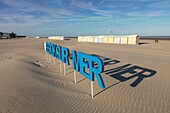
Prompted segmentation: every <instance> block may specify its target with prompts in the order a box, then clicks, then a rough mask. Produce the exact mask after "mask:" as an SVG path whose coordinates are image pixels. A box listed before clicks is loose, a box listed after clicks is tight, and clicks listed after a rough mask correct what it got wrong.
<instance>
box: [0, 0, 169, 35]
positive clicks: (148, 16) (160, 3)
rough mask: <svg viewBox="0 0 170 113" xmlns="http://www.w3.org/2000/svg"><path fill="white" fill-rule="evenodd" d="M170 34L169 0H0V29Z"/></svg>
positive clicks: (41, 32) (44, 32) (22, 32)
mask: <svg viewBox="0 0 170 113" xmlns="http://www.w3.org/2000/svg"><path fill="white" fill-rule="evenodd" d="M12 31H14V32H15V33H17V34H19V35H27V36H43V37H46V36H51V35H63V36H80V35H110V34H112V35H129V34H139V35H141V36H146V35H147V36H148V35H151V36H163V35H164V36H166V35H170V0H0V32H12Z"/></svg>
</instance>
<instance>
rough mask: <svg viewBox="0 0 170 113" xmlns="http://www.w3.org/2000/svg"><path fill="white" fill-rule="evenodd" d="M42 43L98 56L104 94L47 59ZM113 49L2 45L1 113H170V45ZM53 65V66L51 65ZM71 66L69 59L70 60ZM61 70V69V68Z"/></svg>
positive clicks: (36, 42)
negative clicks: (101, 66)
mask: <svg viewBox="0 0 170 113" xmlns="http://www.w3.org/2000/svg"><path fill="white" fill-rule="evenodd" d="M44 41H49V42H51V43H54V44H57V45H61V46H65V47H67V48H69V49H70V50H76V51H81V52H84V53H88V54H92V55H96V56H99V57H100V58H102V59H103V61H104V64H105V70H104V72H103V73H102V77H103V79H104V82H105V85H106V87H107V88H106V89H101V88H100V87H99V86H98V84H97V81H95V82H94V95H95V96H94V98H91V95H90V81H89V80H87V79H85V77H83V76H82V75H80V74H79V73H76V74H77V84H75V83H74V81H73V69H72V67H71V66H66V76H64V75H63V72H60V71H59V60H57V59H52V60H53V62H51V63H50V62H49V61H47V60H46V57H45V52H44V47H43V46H44V45H43V43H44ZM140 42H141V43H142V44H141V45H116V44H115V45H114V44H103V43H102V44H101V43H85V42H77V39H71V40H64V41H59V40H48V39H10V40H0V112H1V113H170V90H169V89H170V49H169V48H170V41H159V43H155V42H154V41H151V40H141V41H140ZM54 61H55V64H54ZM70 61H71V60H70ZM62 66H63V65H62Z"/></svg>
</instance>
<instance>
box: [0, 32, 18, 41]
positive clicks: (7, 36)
mask: <svg viewBox="0 0 170 113" xmlns="http://www.w3.org/2000/svg"><path fill="white" fill-rule="evenodd" d="M16 37H17V34H15V33H13V32H12V33H4V32H0V38H2V39H10V38H16Z"/></svg>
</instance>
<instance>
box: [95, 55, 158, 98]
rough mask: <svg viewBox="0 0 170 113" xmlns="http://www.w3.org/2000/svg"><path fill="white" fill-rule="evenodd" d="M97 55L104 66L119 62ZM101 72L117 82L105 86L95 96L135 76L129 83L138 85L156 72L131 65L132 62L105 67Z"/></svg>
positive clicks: (133, 85)
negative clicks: (109, 67)
mask: <svg viewBox="0 0 170 113" xmlns="http://www.w3.org/2000/svg"><path fill="white" fill-rule="evenodd" d="M95 56H98V55H95ZM98 57H100V58H101V59H102V60H103V62H104V65H105V66H107V65H114V64H117V63H120V61H119V60H112V59H110V58H103V57H101V56H98ZM103 73H105V74H106V75H108V76H110V77H112V78H114V79H116V80H118V81H119V82H117V83H114V84H111V85H110V86H108V87H106V88H105V89H103V90H102V91H100V92H98V93H97V94H96V95H95V96H97V95H98V94H100V93H102V92H103V91H105V90H107V89H109V88H111V87H113V86H115V85H117V84H119V83H121V82H126V81H128V80H130V79H133V78H134V77H135V78H136V77H137V79H136V80H135V81H133V82H132V83H131V84H130V86H131V87H137V85H139V84H140V83H141V82H142V80H144V79H145V78H149V77H152V76H154V75H155V74H156V73H157V72H156V71H155V70H152V69H148V68H145V67H141V66H137V65H132V64H125V65H122V66H119V67H114V68H111V69H107V70H105V71H104V72H103Z"/></svg>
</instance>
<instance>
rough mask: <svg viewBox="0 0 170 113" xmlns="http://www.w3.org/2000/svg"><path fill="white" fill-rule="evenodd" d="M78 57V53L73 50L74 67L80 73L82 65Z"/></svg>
mask: <svg viewBox="0 0 170 113" xmlns="http://www.w3.org/2000/svg"><path fill="white" fill-rule="evenodd" d="M77 56H78V54H77V52H76V51H74V50H72V67H73V69H75V70H76V71H77V72H79V71H80V65H79V60H78V58H79V57H77Z"/></svg>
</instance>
